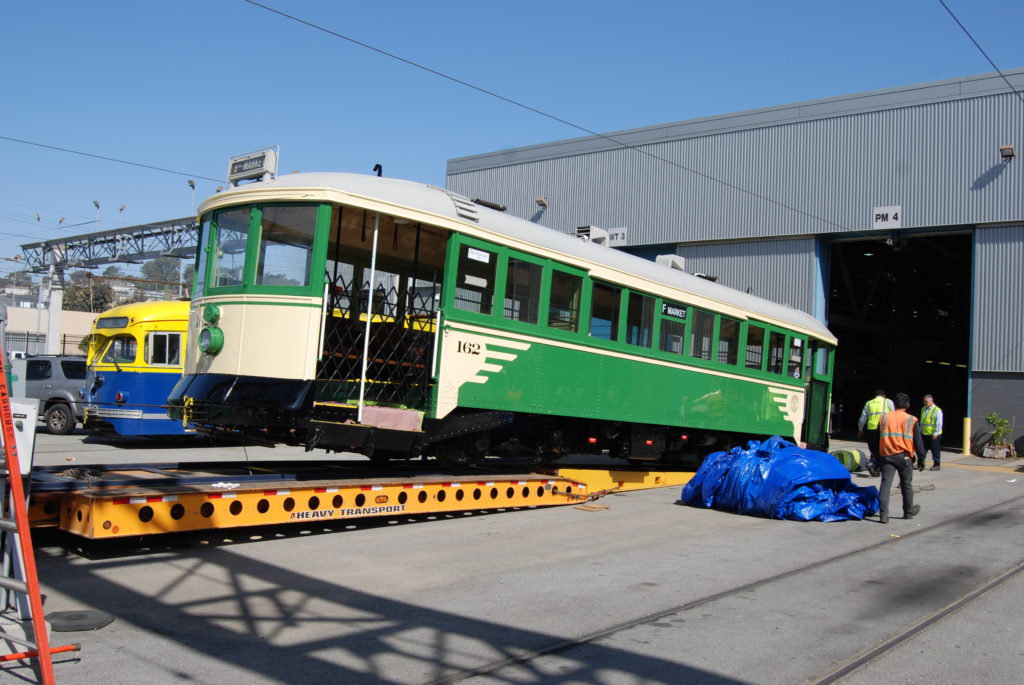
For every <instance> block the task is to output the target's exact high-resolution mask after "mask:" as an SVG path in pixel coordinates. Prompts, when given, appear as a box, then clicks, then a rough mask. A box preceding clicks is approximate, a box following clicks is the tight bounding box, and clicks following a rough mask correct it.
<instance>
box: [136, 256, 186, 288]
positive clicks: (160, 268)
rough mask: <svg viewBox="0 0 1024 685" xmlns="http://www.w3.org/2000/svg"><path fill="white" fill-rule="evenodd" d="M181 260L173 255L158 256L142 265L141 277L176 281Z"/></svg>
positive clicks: (152, 279) (170, 281)
mask: <svg viewBox="0 0 1024 685" xmlns="http://www.w3.org/2000/svg"><path fill="white" fill-rule="evenodd" d="M180 268H181V260H180V259H175V258H173V257H158V258H156V259H151V260H150V261H148V262H146V263H145V264H143V265H142V277H143V278H148V279H150V280H151V281H165V282H167V283H177V282H178V273H179V272H178V269H180Z"/></svg>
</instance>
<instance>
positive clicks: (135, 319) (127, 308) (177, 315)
mask: <svg viewBox="0 0 1024 685" xmlns="http://www.w3.org/2000/svg"><path fill="white" fill-rule="evenodd" d="M188 313H189V302H188V300H151V301H148V302H129V303H128V304H122V305H118V306H116V307H111V308H110V309H108V310H107V311H105V312H103V313H102V314H100V315H99V316H98V317H96V321H99V320H100V319H111V318H118V317H124V318H126V319H128V322H127V325H136V324H140V323H143V322H146V321H161V320H167V319H173V320H180V321H187V320H188ZM127 325H126V326H124V327H125V328H127ZM93 326H94V327H95V321H94V322H93Z"/></svg>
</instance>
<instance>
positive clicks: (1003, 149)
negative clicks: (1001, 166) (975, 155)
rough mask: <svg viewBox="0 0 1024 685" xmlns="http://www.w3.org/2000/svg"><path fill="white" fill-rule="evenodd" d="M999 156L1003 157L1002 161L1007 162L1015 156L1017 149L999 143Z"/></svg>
mask: <svg viewBox="0 0 1024 685" xmlns="http://www.w3.org/2000/svg"><path fill="white" fill-rule="evenodd" d="M999 156H1000V157H1002V158H1003V161H1004V162H1009V161H1010V160H1011V159H1013V158H1014V157H1016V156H1017V149H1016V148H1014V147H1013V146H1012V145H1000V146H999Z"/></svg>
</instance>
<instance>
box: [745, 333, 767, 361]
mask: <svg viewBox="0 0 1024 685" xmlns="http://www.w3.org/2000/svg"><path fill="white" fill-rule="evenodd" d="M763 364H764V329H763V328H761V327H760V326H755V325H753V324H751V325H749V326H747V368H748V369H758V370H760V369H761V366H762V365H763Z"/></svg>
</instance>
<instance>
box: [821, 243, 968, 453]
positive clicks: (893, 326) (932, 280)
mask: <svg viewBox="0 0 1024 685" xmlns="http://www.w3.org/2000/svg"><path fill="white" fill-rule="evenodd" d="M971 242H972V241H971V235H970V233H956V234H949V233H945V234H939V235H914V236H907V235H899V234H886V236H885V237H879V238H873V239H869V240H850V241H837V242H835V243H833V244H832V248H831V261H830V268H829V294H828V325H829V328H830V329H831V330H832V331H833V332H834V333H835V334H836V335H837V336H838V337H839V348H838V350H837V354H836V366H835V390H834V392H833V403H834V412H833V435H835V436H837V437H839V436H842V437H847V438H855V437H856V431H857V418H858V417H859V416H860V411H861V408H862V407H863V406H864V403H865V402H866V401H867V400H868V399H870V398H871V397H872V395H873V392H874V390H875V388H884V389H885V391H886V393H887V394H888V396H889V397H892V396H893V395H894V394H895V393H897V392H906V393H908V394H909V395H910V401H911V413H913V414H915V415H918V414H919V411H920V407H921V398H922V396H923V395H925V394H926V393H927V394H931V395H933V396H934V397H935V402H936V404H938V405H939V406H940V407H942V409H943V411H944V413H945V427H944V431H943V445H944V446H945V447H950V446H955V445H959V444H960V441H961V438H962V435H961V434H962V428H963V426H962V419H963V417H964V416H965V413H966V411H967V399H968V383H967V379H968V361H969V352H970V328H971V311H970V306H971V264H972V254H971Z"/></svg>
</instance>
